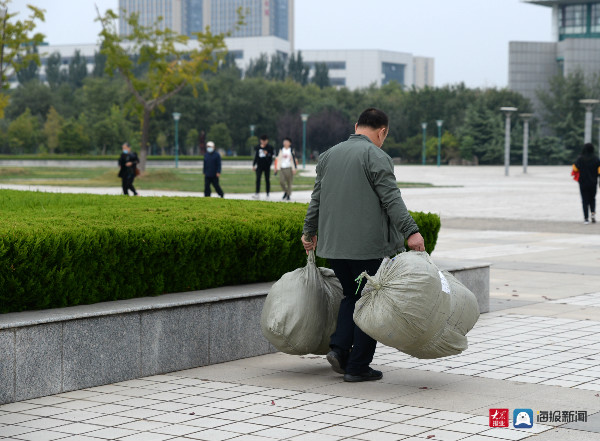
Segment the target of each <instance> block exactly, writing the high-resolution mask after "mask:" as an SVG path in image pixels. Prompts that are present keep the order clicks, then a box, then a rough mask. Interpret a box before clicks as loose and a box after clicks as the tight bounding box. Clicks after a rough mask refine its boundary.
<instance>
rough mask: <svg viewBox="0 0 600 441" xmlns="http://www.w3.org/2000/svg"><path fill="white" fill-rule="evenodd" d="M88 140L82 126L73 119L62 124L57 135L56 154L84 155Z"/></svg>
mask: <svg viewBox="0 0 600 441" xmlns="http://www.w3.org/2000/svg"><path fill="white" fill-rule="evenodd" d="M89 143H90V138H89V137H88V135H87V133H86V132H85V129H84V126H83V124H81V123H80V122H79V121H77V120H75V119H70V120H68V121H66V122H65V123H64V125H63V126H62V129H61V131H60V133H59V135H58V148H57V149H56V151H57V152H58V153H75V154H77V153H84V152H86V151H88V148H89Z"/></svg>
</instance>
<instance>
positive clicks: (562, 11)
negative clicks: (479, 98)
mask: <svg viewBox="0 0 600 441" xmlns="http://www.w3.org/2000/svg"><path fill="white" fill-rule="evenodd" d="M522 1H524V2H525V3H531V4H535V5H540V6H546V7H550V8H552V36H553V40H554V41H553V42H520V41H519V42H516V41H512V42H510V44H509V72H508V84H509V87H510V89H512V90H514V91H517V92H520V93H521V94H523V95H524V96H526V97H527V98H529V99H531V101H532V102H533V104H534V108H535V109H536V110H539V101H538V99H537V93H536V92H537V91H538V90H540V89H542V90H544V89H547V87H548V82H549V80H550V78H552V77H553V76H555V75H557V74H562V75H569V74H570V73H573V72H576V71H578V70H579V71H581V72H583V73H584V74H585V75H586V76H589V75H592V74H597V73H599V72H600V1H587V2H586V1H583V0H522Z"/></svg>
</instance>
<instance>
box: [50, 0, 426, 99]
mask: <svg viewBox="0 0 600 441" xmlns="http://www.w3.org/2000/svg"><path fill="white" fill-rule="evenodd" d="M238 8H242V10H243V11H244V15H245V18H244V19H245V22H246V25H245V26H242V27H240V28H239V29H235V24H236V22H237V18H238V17H237V10H238ZM123 9H124V10H126V11H127V12H128V13H133V12H135V13H137V14H139V21H140V24H142V25H144V26H152V25H153V24H154V23H156V21H157V20H158V18H159V17H163V20H162V27H163V28H165V27H168V28H170V29H171V30H173V31H176V32H178V33H181V34H185V35H190V36H191V34H192V33H194V32H198V31H202V30H204V29H205V28H206V27H207V26H209V27H210V29H211V31H212V32H214V33H226V32H229V31H232V34H231V36H230V37H228V38H226V39H225V43H226V45H227V48H228V50H229V52H230V53H231V54H232V55H233V57H234V59H235V61H236V64H237V65H238V67H239V68H240V69H242V71H245V70H246V69H247V68H248V66H249V64H250V62H251V61H252V60H256V59H257V58H259V57H260V56H261V55H262V54H265V55H267V58H268V59H269V60H270V59H271V56H272V55H281V56H283V58H284V59H287V58H288V57H289V55H290V54H292V53H293V52H294V0H119V11H121V10H123ZM130 32H131V29H130V26H129V25H128V24H127V21H126V19H125V16H124V15H122V16H121V18H120V20H119V33H120V34H121V35H128V34H129V33H130ZM76 50H80V52H81V56H83V57H85V59H86V60H87V62H88V71H89V72H91V71H92V69H93V63H94V53H96V52H99V51H100V48H99V47H98V46H97V45H93V44H91V45H60V46H46V47H45V48H44V51H43V54H42V64H43V66H42V69H41V72H40V73H41V75H42V79H44V70H45V69H44V66H45V64H46V59H47V57H48V56H49V55H50V54H52V53H54V52H58V53H60V55H61V60H62V64H63V66H64V69H66V68H67V66H68V64H69V62H70V60H71V58H72V57H73V55H74V53H75V51H76ZM301 52H302V57H303V59H304V61H305V63H306V64H308V65H309V66H310V67H311V73H310V77H312V75H313V74H314V66H315V63H321V62H324V63H325V64H326V65H327V67H328V68H329V78H330V80H331V84H332V85H333V86H337V87H348V88H349V89H357V88H362V87H369V86H371V85H373V84H374V85H376V86H382V85H384V84H387V83H389V82H390V81H397V82H398V83H400V84H401V85H403V86H406V87H408V88H410V87H413V86H415V87H425V86H433V85H434V62H433V58H425V57H415V56H413V55H412V54H410V53H405V52H396V51H382V50H306V51H304V50H303V51H301Z"/></svg>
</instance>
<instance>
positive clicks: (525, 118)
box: [519, 113, 533, 173]
mask: <svg viewBox="0 0 600 441" xmlns="http://www.w3.org/2000/svg"><path fill="white" fill-rule="evenodd" d="M519 116H520V117H521V118H522V119H523V173H527V162H528V161H529V118H531V117H532V116H533V113H521V114H520V115H519Z"/></svg>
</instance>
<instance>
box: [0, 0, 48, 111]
mask: <svg viewBox="0 0 600 441" xmlns="http://www.w3.org/2000/svg"><path fill="white" fill-rule="evenodd" d="M9 2H10V0H0V11H3V12H4V14H3V17H1V19H2V22H1V26H2V30H1V33H0V90H2V89H7V88H8V87H9V85H8V84H7V81H6V80H7V73H9V74H10V73H11V72H18V71H20V70H21V69H23V68H25V67H27V66H29V63H30V62H31V61H34V62H35V63H37V64H38V65H39V63H40V57H39V55H38V54H37V52H33V51H28V50H27V48H28V47H30V46H32V45H39V44H41V43H42V42H43V41H44V36H43V35H42V34H40V33H36V34H33V30H34V29H35V27H36V21H38V20H39V21H44V12H43V10H41V9H39V8H36V7H34V6H30V5H27V7H28V8H29V11H30V15H29V17H28V18H27V19H25V20H15V19H14V18H15V16H16V15H17V14H11V13H9V12H8V3H9ZM7 105H8V97H7V96H6V95H4V94H3V95H0V118H3V117H4V109H5V108H6V106H7Z"/></svg>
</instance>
